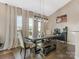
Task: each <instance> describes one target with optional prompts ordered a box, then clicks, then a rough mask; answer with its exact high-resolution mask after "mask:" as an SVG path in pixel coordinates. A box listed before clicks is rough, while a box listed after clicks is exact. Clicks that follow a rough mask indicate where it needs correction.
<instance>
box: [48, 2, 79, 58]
mask: <svg viewBox="0 0 79 59" xmlns="http://www.w3.org/2000/svg"><path fill="white" fill-rule="evenodd" d="M63 14H67V23H61V24H57V23H56V17H57V16H60V15H63ZM48 19H49V23H48V32H49V33H51V31H53V30H54V28H63V27H65V26H68V43H69V44H73V45H76V49H75V51H76V52H75V56H76V58H75V59H79V58H78V57H79V0H72V1H71V2H70V3H69V4H67V5H66V6H64V7H63V8H61V9H60V10H58V11H57V12H55V13H54V14H52V15H51V16H49V17H48Z"/></svg>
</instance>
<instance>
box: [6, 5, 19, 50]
mask: <svg viewBox="0 0 79 59" xmlns="http://www.w3.org/2000/svg"><path fill="white" fill-rule="evenodd" d="M5 8H6V21H5V22H6V24H5V27H6V30H5V31H6V33H5V44H4V49H11V48H14V47H17V46H18V40H17V38H16V36H17V34H16V33H17V31H16V15H17V9H16V8H15V7H12V6H8V5H6V7H5Z"/></svg>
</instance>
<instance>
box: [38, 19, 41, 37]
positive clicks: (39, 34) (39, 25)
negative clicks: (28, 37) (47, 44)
mask: <svg viewBox="0 0 79 59" xmlns="http://www.w3.org/2000/svg"><path fill="white" fill-rule="evenodd" d="M40 36H41V20H38V37H40Z"/></svg>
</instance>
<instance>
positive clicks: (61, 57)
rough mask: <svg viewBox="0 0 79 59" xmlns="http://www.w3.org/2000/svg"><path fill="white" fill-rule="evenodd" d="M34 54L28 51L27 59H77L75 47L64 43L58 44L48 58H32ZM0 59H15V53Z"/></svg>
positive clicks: (39, 56)
mask: <svg viewBox="0 0 79 59" xmlns="http://www.w3.org/2000/svg"><path fill="white" fill-rule="evenodd" d="M32 55H33V54H32V53H31V54H30V52H29V50H27V54H26V59H75V58H74V57H75V46H72V45H64V44H63V43H58V44H57V49H56V50H55V51H52V52H51V53H49V54H48V55H47V56H45V57H42V56H41V55H40V54H37V55H35V57H34V56H32ZM0 59H15V58H14V55H13V53H8V54H2V55H0Z"/></svg>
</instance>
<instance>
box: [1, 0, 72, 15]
mask: <svg viewBox="0 0 79 59" xmlns="http://www.w3.org/2000/svg"><path fill="white" fill-rule="evenodd" d="M70 1H71V0H0V2H2V3H7V4H9V5H13V6H16V7H20V8H23V9H25V10H30V11H33V12H36V13H40V14H42V15H46V16H49V15H51V14H53V13H54V12H56V11H57V10H58V9H60V8H61V7H63V6H64V5H66V4H67V3H68V2H70Z"/></svg>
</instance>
